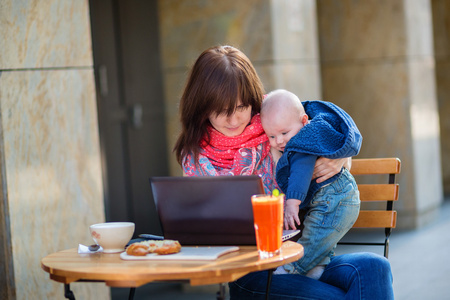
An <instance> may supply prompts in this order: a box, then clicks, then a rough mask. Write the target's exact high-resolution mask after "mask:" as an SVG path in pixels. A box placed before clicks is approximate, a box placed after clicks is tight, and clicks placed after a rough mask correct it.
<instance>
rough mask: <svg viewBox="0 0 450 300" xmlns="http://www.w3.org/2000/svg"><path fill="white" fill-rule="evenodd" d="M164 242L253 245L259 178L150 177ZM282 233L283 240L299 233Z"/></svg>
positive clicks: (260, 192)
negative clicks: (168, 240) (254, 214)
mask: <svg viewBox="0 0 450 300" xmlns="http://www.w3.org/2000/svg"><path fill="white" fill-rule="evenodd" d="M150 185H151V188H152V193H153V199H154V201H155V206H156V209H157V212H158V215H159V218H160V223H161V228H162V231H163V234H164V238H165V239H173V240H178V241H179V242H180V243H181V244H182V245H256V238H255V229H254V225H253V209H252V203H251V196H252V195H255V194H264V188H263V184H262V180H261V178H260V177H259V176H256V175H252V176H200V177H151V178H150ZM299 232H300V231H299V230H285V231H284V232H283V240H287V239H289V238H291V237H292V236H295V235H297V234H298V233H299Z"/></svg>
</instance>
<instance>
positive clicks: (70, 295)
mask: <svg viewBox="0 0 450 300" xmlns="http://www.w3.org/2000/svg"><path fill="white" fill-rule="evenodd" d="M64 297H65V298H66V299H69V300H75V295H74V294H73V292H72V291H71V290H70V284H68V283H66V284H64Z"/></svg>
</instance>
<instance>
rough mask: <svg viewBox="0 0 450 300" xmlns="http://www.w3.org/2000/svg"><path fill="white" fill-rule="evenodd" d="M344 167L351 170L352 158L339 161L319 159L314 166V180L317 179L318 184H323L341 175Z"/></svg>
mask: <svg viewBox="0 0 450 300" xmlns="http://www.w3.org/2000/svg"><path fill="white" fill-rule="evenodd" d="M343 166H345V167H346V168H348V169H350V166H351V157H346V158H339V159H329V158H325V157H319V159H317V161H316V164H315V166H314V172H313V177H312V179H316V182H317V183H321V182H323V181H325V180H327V179H329V178H331V177H333V176H334V175H336V174H337V173H339V172H340V171H341V169H342V167H343Z"/></svg>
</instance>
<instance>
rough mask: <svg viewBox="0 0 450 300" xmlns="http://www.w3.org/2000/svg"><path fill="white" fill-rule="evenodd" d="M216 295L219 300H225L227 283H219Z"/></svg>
mask: <svg viewBox="0 0 450 300" xmlns="http://www.w3.org/2000/svg"><path fill="white" fill-rule="evenodd" d="M216 297H217V300H225V283H219V291H218V292H217V295H216Z"/></svg>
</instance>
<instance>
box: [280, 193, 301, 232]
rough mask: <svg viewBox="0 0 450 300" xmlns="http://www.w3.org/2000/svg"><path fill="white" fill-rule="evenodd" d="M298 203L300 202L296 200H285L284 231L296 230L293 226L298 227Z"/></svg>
mask: <svg viewBox="0 0 450 300" xmlns="http://www.w3.org/2000/svg"><path fill="white" fill-rule="evenodd" d="M300 203H302V201H300V200H297V199H287V200H286V209H285V210H284V227H285V228H286V229H289V228H291V229H297V227H296V226H295V224H297V225H300V219H299V217H298V212H299V208H298V207H299V205H300Z"/></svg>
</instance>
